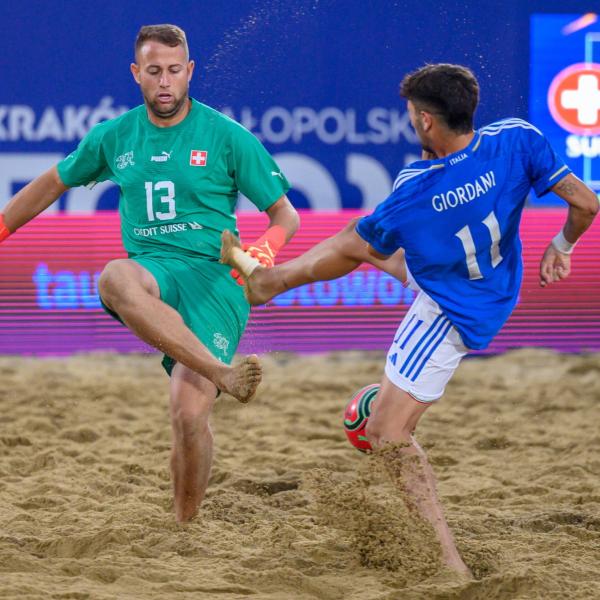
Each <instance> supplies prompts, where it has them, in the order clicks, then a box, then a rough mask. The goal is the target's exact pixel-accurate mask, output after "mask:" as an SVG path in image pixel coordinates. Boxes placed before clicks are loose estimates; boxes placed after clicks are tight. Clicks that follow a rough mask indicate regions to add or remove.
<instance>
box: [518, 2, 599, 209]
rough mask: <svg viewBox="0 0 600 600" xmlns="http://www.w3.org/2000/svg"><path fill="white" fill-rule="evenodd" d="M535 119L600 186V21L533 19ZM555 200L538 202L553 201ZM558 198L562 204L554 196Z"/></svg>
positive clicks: (577, 17) (589, 17)
mask: <svg viewBox="0 0 600 600" xmlns="http://www.w3.org/2000/svg"><path fill="white" fill-rule="evenodd" d="M530 65H531V79H530V83H531V92H530V115H531V120H532V121H533V122H534V123H536V125H537V126H538V127H540V128H541V129H542V130H543V131H544V133H545V134H546V136H547V137H548V139H549V140H550V143H551V144H552V145H553V146H554V148H555V149H556V150H557V152H559V153H560V154H561V155H562V156H563V157H564V158H565V159H566V161H567V163H568V164H569V166H570V167H571V169H573V171H574V172H575V173H577V174H578V175H579V176H580V177H582V179H583V180H584V181H585V182H586V183H587V184H588V185H590V186H591V187H593V188H594V189H595V190H597V191H598V190H600V161H599V160H598V157H600V20H599V19H598V16H597V15H596V14H592V13H588V14H584V15H581V14H556V15H549V14H537V15H533V16H532V17H531V61H530ZM552 201H553V199H552V198H549V199H546V198H542V199H541V200H533V202H534V203H535V202H537V203H540V202H543V203H544V204H548V203H550V202H552ZM554 201H555V202H557V203H558V202H560V201H559V200H558V199H557V198H554Z"/></svg>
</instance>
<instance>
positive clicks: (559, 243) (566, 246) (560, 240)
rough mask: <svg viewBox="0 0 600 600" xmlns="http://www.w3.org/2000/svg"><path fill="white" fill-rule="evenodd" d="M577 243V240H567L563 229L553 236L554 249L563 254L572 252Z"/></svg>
mask: <svg viewBox="0 0 600 600" xmlns="http://www.w3.org/2000/svg"><path fill="white" fill-rule="evenodd" d="M576 244H577V242H573V243H571V242H569V240H567V238H566V237H565V234H564V233H563V230H562V229H561V230H560V231H559V232H558V233H557V234H556V235H555V236H554V237H553V238H552V245H553V246H554V249H555V250H557V251H558V252H560V253H561V254H571V253H572V252H573V250H574V249H575V245H576Z"/></svg>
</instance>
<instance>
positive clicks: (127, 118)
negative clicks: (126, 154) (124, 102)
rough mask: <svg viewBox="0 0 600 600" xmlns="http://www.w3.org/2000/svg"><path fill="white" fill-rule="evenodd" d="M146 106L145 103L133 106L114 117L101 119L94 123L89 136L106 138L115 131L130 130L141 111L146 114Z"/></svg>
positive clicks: (98, 138)
mask: <svg viewBox="0 0 600 600" xmlns="http://www.w3.org/2000/svg"><path fill="white" fill-rule="evenodd" d="M145 110H146V108H145V106H144V105H143V104H141V105H139V106H136V107H135V108H132V109H131V110H128V111H126V112H124V113H123V114H121V115H119V116H118V117H114V118H113V119H108V120H106V121H101V122H100V123H97V124H96V125H94V126H93V127H92V128H91V129H90V130H89V131H88V133H87V137H93V138H95V139H97V140H104V139H105V138H106V137H107V136H110V135H111V134H112V133H114V132H118V131H123V130H126V131H127V130H129V129H130V127H131V125H132V123H133V122H135V121H136V120H137V119H139V114H140V111H143V112H144V114H145Z"/></svg>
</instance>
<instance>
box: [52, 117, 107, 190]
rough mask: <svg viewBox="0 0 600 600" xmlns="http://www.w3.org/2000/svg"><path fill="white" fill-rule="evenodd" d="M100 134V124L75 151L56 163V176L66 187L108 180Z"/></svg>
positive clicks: (101, 130)
mask: <svg viewBox="0 0 600 600" xmlns="http://www.w3.org/2000/svg"><path fill="white" fill-rule="evenodd" d="M102 132H103V128H102V124H100V125H96V126H95V127H94V128H93V129H91V130H90V131H89V132H88V134H87V135H86V136H85V137H84V138H83V139H82V140H81V142H80V143H79V146H77V149H76V150H75V151H74V152H71V154H69V156H67V157H66V158H65V159H63V160H61V161H60V162H59V163H58V165H57V169H58V174H59V176H60V178H61V180H62V182H63V183H64V184H65V185H66V186H68V187H75V186H79V185H87V184H89V183H93V182H100V181H106V180H107V179H109V177H110V174H111V173H110V169H109V167H108V165H107V163H106V159H105V157H104V152H103V151H102Z"/></svg>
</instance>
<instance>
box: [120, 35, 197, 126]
mask: <svg viewBox="0 0 600 600" xmlns="http://www.w3.org/2000/svg"><path fill="white" fill-rule="evenodd" d="M136 60H137V63H134V64H132V65H131V72H132V73H133V77H134V78H135V80H136V81H137V83H139V85H140V88H141V90H142V95H143V96H144V101H145V103H146V106H147V107H148V108H149V110H150V111H151V112H152V114H153V115H154V116H155V117H157V118H159V119H170V118H172V117H174V116H175V115H176V114H177V113H179V111H180V110H181V109H182V107H184V106H185V103H186V101H187V98H188V91H189V83H190V79H191V78H192V73H193V71H194V61H190V60H188V57H187V55H186V52H185V49H184V48H183V46H175V47H173V48H172V47H171V46H165V45H164V44H161V43H160V42H155V41H152V40H149V41H147V42H145V43H144V44H143V45H142V46H141V47H140V49H139V50H138V52H137V55H136Z"/></svg>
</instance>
